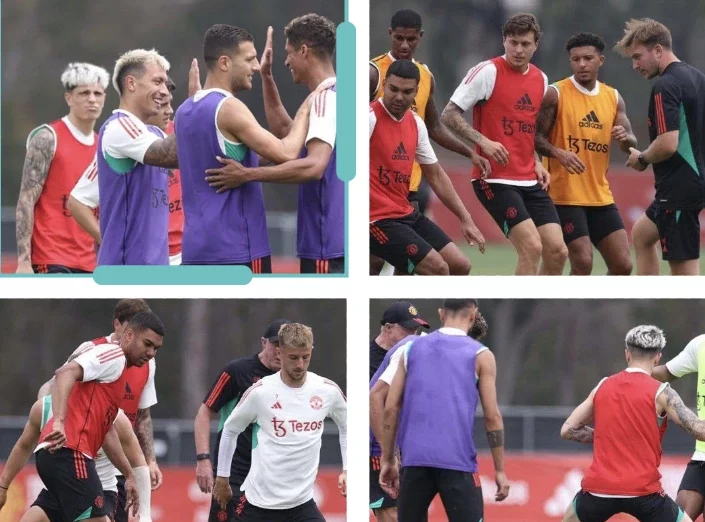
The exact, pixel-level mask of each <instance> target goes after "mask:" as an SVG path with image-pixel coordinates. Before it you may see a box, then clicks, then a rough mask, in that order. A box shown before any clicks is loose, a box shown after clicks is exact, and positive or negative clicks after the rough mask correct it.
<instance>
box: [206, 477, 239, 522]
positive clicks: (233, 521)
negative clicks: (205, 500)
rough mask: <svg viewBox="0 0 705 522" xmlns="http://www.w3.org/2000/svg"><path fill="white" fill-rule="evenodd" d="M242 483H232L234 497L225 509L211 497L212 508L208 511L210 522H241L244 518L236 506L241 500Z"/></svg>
mask: <svg viewBox="0 0 705 522" xmlns="http://www.w3.org/2000/svg"><path fill="white" fill-rule="evenodd" d="M240 486H242V484H235V483H233V482H231V483H230V489H232V490H233V498H231V499H230V502H228V505H227V506H225V511H223V510H222V509H220V504H218V501H217V500H215V498H211V510H210V512H209V513H208V522H241V521H242V518H240V516H239V515H238V514H237V513H236V509H235V508H236V507H237V505H238V502H239V500H240V496H241V495H242V492H241V491H240Z"/></svg>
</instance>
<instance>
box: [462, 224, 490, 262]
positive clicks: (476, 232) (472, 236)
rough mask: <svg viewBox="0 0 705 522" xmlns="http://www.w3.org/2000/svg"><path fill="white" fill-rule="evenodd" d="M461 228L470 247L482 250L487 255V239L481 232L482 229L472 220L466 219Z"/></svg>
mask: <svg viewBox="0 0 705 522" xmlns="http://www.w3.org/2000/svg"><path fill="white" fill-rule="evenodd" d="M460 228H461V230H462V231H463V236H464V237H465V240H466V241H467V242H468V243H469V244H470V246H475V244H477V247H478V248H479V249H480V252H481V253H483V254H484V253H485V237H484V236H483V235H482V232H480V229H479V228H477V227H476V226H475V223H474V222H473V220H472V219H470V218H469V219H466V220H464V221H462V222H461V223H460Z"/></svg>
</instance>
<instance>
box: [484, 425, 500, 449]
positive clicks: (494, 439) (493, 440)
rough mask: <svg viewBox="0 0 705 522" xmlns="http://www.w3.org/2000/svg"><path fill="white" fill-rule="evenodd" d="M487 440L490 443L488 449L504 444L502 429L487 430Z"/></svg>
mask: <svg viewBox="0 0 705 522" xmlns="http://www.w3.org/2000/svg"><path fill="white" fill-rule="evenodd" d="M487 441H488V442H489V443H490V449H491V448H498V447H500V446H504V430H503V429H502V430H494V431H488V432H487Z"/></svg>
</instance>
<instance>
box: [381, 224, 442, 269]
mask: <svg viewBox="0 0 705 522" xmlns="http://www.w3.org/2000/svg"><path fill="white" fill-rule="evenodd" d="M450 242H451V240H450V238H449V237H448V236H447V235H446V233H445V232H443V230H441V229H440V227H439V226H438V225H436V224H435V223H434V222H433V221H431V220H430V219H428V218H427V217H426V216H424V215H423V214H421V213H420V212H419V211H417V210H414V211H413V212H412V213H411V214H409V215H408V216H404V217H400V218H397V219H380V220H379V221H375V222H374V223H370V254H372V255H373V256H377V257H380V258H382V259H384V260H385V261H386V262H387V263H389V264H390V265H392V266H394V268H396V269H399V270H401V271H403V272H406V273H408V274H413V273H414V269H415V268H416V265H418V264H419V263H420V262H421V261H422V260H423V258H425V257H426V256H427V255H428V253H429V252H430V251H431V250H435V251H436V252H440V251H441V249H443V248H444V247H445V246H446V245H447V244H448V243H450Z"/></svg>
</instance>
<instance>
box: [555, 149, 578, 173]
mask: <svg viewBox="0 0 705 522" xmlns="http://www.w3.org/2000/svg"><path fill="white" fill-rule="evenodd" d="M556 159H557V160H558V163H560V164H561V165H563V168H565V169H566V170H567V171H568V172H570V173H571V174H582V173H583V172H585V163H583V162H582V160H581V159H580V158H579V157H578V155H577V154H576V153H575V152H571V151H569V150H560V149H558V150H557V151H556Z"/></svg>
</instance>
